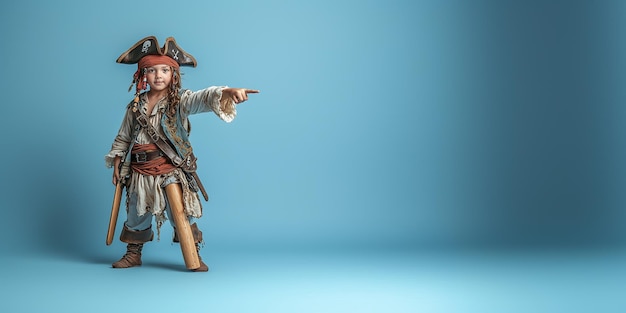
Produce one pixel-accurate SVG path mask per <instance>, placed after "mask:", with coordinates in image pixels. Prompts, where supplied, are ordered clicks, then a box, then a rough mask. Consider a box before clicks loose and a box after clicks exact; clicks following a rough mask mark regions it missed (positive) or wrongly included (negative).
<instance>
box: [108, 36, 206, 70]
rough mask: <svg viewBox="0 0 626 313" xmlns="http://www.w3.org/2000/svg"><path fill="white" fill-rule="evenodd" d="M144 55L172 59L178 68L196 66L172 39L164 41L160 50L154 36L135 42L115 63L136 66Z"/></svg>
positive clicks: (190, 56) (194, 60)
mask: <svg viewBox="0 0 626 313" xmlns="http://www.w3.org/2000/svg"><path fill="white" fill-rule="evenodd" d="M146 55H165V56H168V57H170V58H172V59H173V60H174V61H176V62H177V63H178V65H180V66H192V67H196V65H198V63H197V62H196V59H195V58H194V57H193V56H192V55H191V54H189V53H187V52H185V50H183V49H181V48H180V46H178V44H176V40H175V39H174V37H168V38H167V39H165V45H163V48H161V47H159V42H158V41H157V39H156V37H154V36H148V37H146V38H144V39H141V40H139V41H137V43H136V44H134V45H133V46H132V47H131V48H130V49H128V50H126V52H124V53H122V55H120V56H119V58H117V61H116V62H117V63H122V64H136V63H137V62H139V60H140V59H141V58H143V57H144V56H146Z"/></svg>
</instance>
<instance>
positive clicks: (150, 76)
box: [146, 64, 172, 91]
mask: <svg viewBox="0 0 626 313" xmlns="http://www.w3.org/2000/svg"><path fill="white" fill-rule="evenodd" d="M146 79H147V80H148V84H149V85H150V89H151V90H155V91H161V90H165V89H166V88H168V87H169V86H170V83H171V82H172V68H171V67H170V66H169V65H165V64H159V65H155V66H151V67H148V68H146Z"/></svg>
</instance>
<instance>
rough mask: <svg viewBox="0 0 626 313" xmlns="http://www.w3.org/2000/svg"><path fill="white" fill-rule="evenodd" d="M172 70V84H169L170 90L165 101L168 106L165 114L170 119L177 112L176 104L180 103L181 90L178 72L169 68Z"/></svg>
mask: <svg viewBox="0 0 626 313" xmlns="http://www.w3.org/2000/svg"><path fill="white" fill-rule="evenodd" d="M170 68H171V70H172V82H171V83H170V90H169V92H168V93H167V100H168V102H169V106H168V109H167V112H166V114H167V115H168V116H170V117H172V116H174V115H175V114H176V110H178V103H179V102H180V90H181V89H182V83H181V79H180V70H178V69H176V68H174V67H170Z"/></svg>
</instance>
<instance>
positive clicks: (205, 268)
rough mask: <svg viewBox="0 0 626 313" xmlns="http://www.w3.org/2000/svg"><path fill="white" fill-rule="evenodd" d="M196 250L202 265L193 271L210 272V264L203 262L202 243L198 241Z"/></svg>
mask: <svg viewBox="0 0 626 313" xmlns="http://www.w3.org/2000/svg"><path fill="white" fill-rule="evenodd" d="M196 251H198V259H199V260H200V267H198V268H194V269H192V270H191V271H192V272H208V271H209V266H208V265H206V264H205V263H204V262H202V257H201V256H200V244H199V243H196Z"/></svg>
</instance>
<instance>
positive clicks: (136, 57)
mask: <svg viewBox="0 0 626 313" xmlns="http://www.w3.org/2000/svg"><path fill="white" fill-rule="evenodd" d="M117 63H123V64H135V63H137V64H138V68H137V71H136V72H135V74H134V76H133V82H132V84H131V88H132V85H133V84H134V85H136V94H135V99H134V100H133V101H132V102H131V103H130V104H129V105H128V107H127V109H126V114H125V116H124V119H123V121H122V125H121V127H120V129H119V131H118V134H117V136H116V137H115V140H114V141H113V144H112V146H111V150H110V151H109V153H108V154H107V155H106V156H105V163H106V166H107V167H113V184H114V185H117V184H118V182H120V183H123V184H124V185H125V186H126V212H127V217H126V221H125V222H124V227H123V229H122V233H121V235H120V240H121V241H122V242H125V243H127V249H126V254H124V256H122V258H121V259H120V260H119V261H117V262H115V263H113V265H112V266H113V267H114V268H128V267H133V266H140V265H141V263H142V262H141V251H142V248H143V245H144V243H146V242H148V241H151V240H152V239H153V236H154V235H153V232H152V216H154V217H155V219H156V223H157V235H159V234H160V228H161V225H162V224H163V222H164V221H166V220H167V219H168V218H167V217H166V216H165V214H166V213H167V216H168V217H169V219H170V224H171V225H172V227H173V228H174V229H175V230H176V226H177V225H176V223H175V220H174V219H173V218H172V207H175V208H176V207H181V206H182V208H184V214H185V216H186V218H187V220H188V222H189V225H190V228H191V234H192V235H193V242H194V243H195V248H196V249H195V251H194V253H195V252H196V251H197V252H199V250H200V245H201V243H202V242H203V241H202V232H201V231H200V230H199V229H198V225H197V224H196V223H194V219H197V218H200V217H201V216H202V205H201V203H200V199H199V197H198V191H201V192H202V193H203V195H204V198H205V200H208V197H207V196H206V192H205V191H204V188H203V187H202V184H201V183H200V181H199V179H198V177H197V175H195V161H196V159H195V156H194V155H193V150H192V147H191V145H190V143H189V140H188V135H189V131H190V129H191V128H190V124H189V120H188V116H189V115H191V114H197V113H202V112H209V111H212V112H214V113H215V114H216V115H217V116H218V117H219V118H220V119H222V120H224V121H226V122H230V121H232V120H233V119H234V118H235V116H236V114H237V111H236V106H235V105H236V104H240V103H242V102H244V101H246V100H248V94H249V93H258V92H259V91H258V90H250V89H243V88H227V87H216V86H213V87H208V88H206V89H202V90H199V91H196V92H192V91H190V90H183V89H182V88H181V77H180V74H181V73H180V66H192V67H195V66H196V65H197V63H196V60H195V58H194V57H193V56H191V55H190V54H188V53H187V52H185V51H184V50H182V49H181V48H180V47H179V46H178V45H177V44H176V41H175V40H174V38H172V37H169V38H167V40H166V42H165V45H164V46H163V48H161V47H160V46H159V45H158V42H157V40H156V38H155V37H153V36H149V37H146V38H144V39H142V40H140V41H138V42H137V43H136V44H135V45H133V46H132V47H131V48H130V49H129V50H127V51H126V52H124V53H123V54H122V55H120V57H119V58H118V59H117ZM148 86H150V88H149V89H148ZM144 90H147V91H144ZM129 91H130V89H129ZM129 149H130V151H129ZM128 156H130V158H128ZM123 160H125V161H124V162H123ZM128 163H130V165H129V166H128ZM121 165H124V166H121ZM171 184H177V185H179V186H180V188H179V189H178V188H176V189H177V190H179V192H178V193H179V195H180V196H176V197H174V196H172V195H171V194H170V190H171V188H170V187H172V186H175V185H171ZM170 185H171V186H170ZM167 186H169V187H167ZM170 198H171V199H170ZM171 201H175V202H176V203H171ZM180 202H182V203H180ZM177 205H178V206H177ZM183 221H185V219H183ZM185 227H188V226H185ZM181 229H182V226H181ZM187 229H188V228H187ZM178 236H179V234H178V232H176V231H175V236H174V241H175V242H178V241H179V238H178ZM181 243H182V240H181ZM192 247H193V245H192ZM192 250H193V249H192ZM199 264H200V267H198V268H195V269H192V271H198V272H206V271H208V266H207V265H206V264H205V263H204V262H203V261H202V259H201V258H199Z"/></svg>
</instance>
